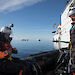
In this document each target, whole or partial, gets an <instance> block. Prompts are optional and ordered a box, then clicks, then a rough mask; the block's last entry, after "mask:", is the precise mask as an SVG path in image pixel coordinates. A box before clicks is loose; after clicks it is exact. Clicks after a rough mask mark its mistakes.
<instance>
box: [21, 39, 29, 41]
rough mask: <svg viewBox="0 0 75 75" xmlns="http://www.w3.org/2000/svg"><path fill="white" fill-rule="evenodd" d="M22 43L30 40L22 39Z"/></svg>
mask: <svg viewBox="0 0 75 75" xmlns="http://www.w3.org/2000/svg"><path fill="white" fill-rule="evenodd" d="M21 41H29V39H21Z"/></svg>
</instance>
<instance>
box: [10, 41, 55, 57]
mask: <svg viewBox="0 0 75 75" xmlns="http://www.w3.org/2000/svg"><path fill="white" fill-rule="evenodd" d="M11 44H12V46H13V47H16V48H17V50H18V54H12V56H14V57H18V58H26V57H28V56H30V55H32V54H37V53H41V52H46V51H51V50H55V48H54V45H53V42H52V41H51V40H41V41H38V40H29V41H21V40H13V41H12V42H11Z"/></svg>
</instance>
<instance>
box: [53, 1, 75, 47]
mask: <svg viewBox="0 0 75 75" xmlns="http://www.w3.org/2000/svg"><path fill="white" fill-rule="evenodd" d="M74 14H75V0H70V1H68V2H67V5H66V8H65V10H64V12H63V13H62V14H61V18H60V24H59V25H58V27H57V28H56V31H54V32H55V33H56V34H55V35H54V37H53V41H54V42H64V43H68V44H66V45H65V46H61V48H64V47H68V45H69V42H70V29H71V27H72V23H75V21H72V19H71V17H70V16H72V15H74ZM73 19H74V20H75V17H74V18H73ZM54 32H53V33H54Z"/></svg>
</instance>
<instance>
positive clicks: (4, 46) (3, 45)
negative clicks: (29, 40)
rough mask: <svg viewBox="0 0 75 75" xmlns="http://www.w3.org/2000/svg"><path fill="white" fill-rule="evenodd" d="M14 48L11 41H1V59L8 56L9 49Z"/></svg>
mask: <svg viewBox="0 0 75 75" xmlns="http://www.w3.org/2000/svg"><path fill="white" fill-rule="evenodd" d="M9 48H12V47H11V44H10V43H3V42H0V59H4V58H8V57H9V55H8V49H9Z"/></svg>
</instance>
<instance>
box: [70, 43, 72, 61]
mask: <svg viewBox="0 0 75 75" xmlns="http://www.w3.org/2000/svg"><path fill="white" fill-rule="evenodd" d="M71 50H72V43H71V42H70V60H71Z"/></svg>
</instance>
